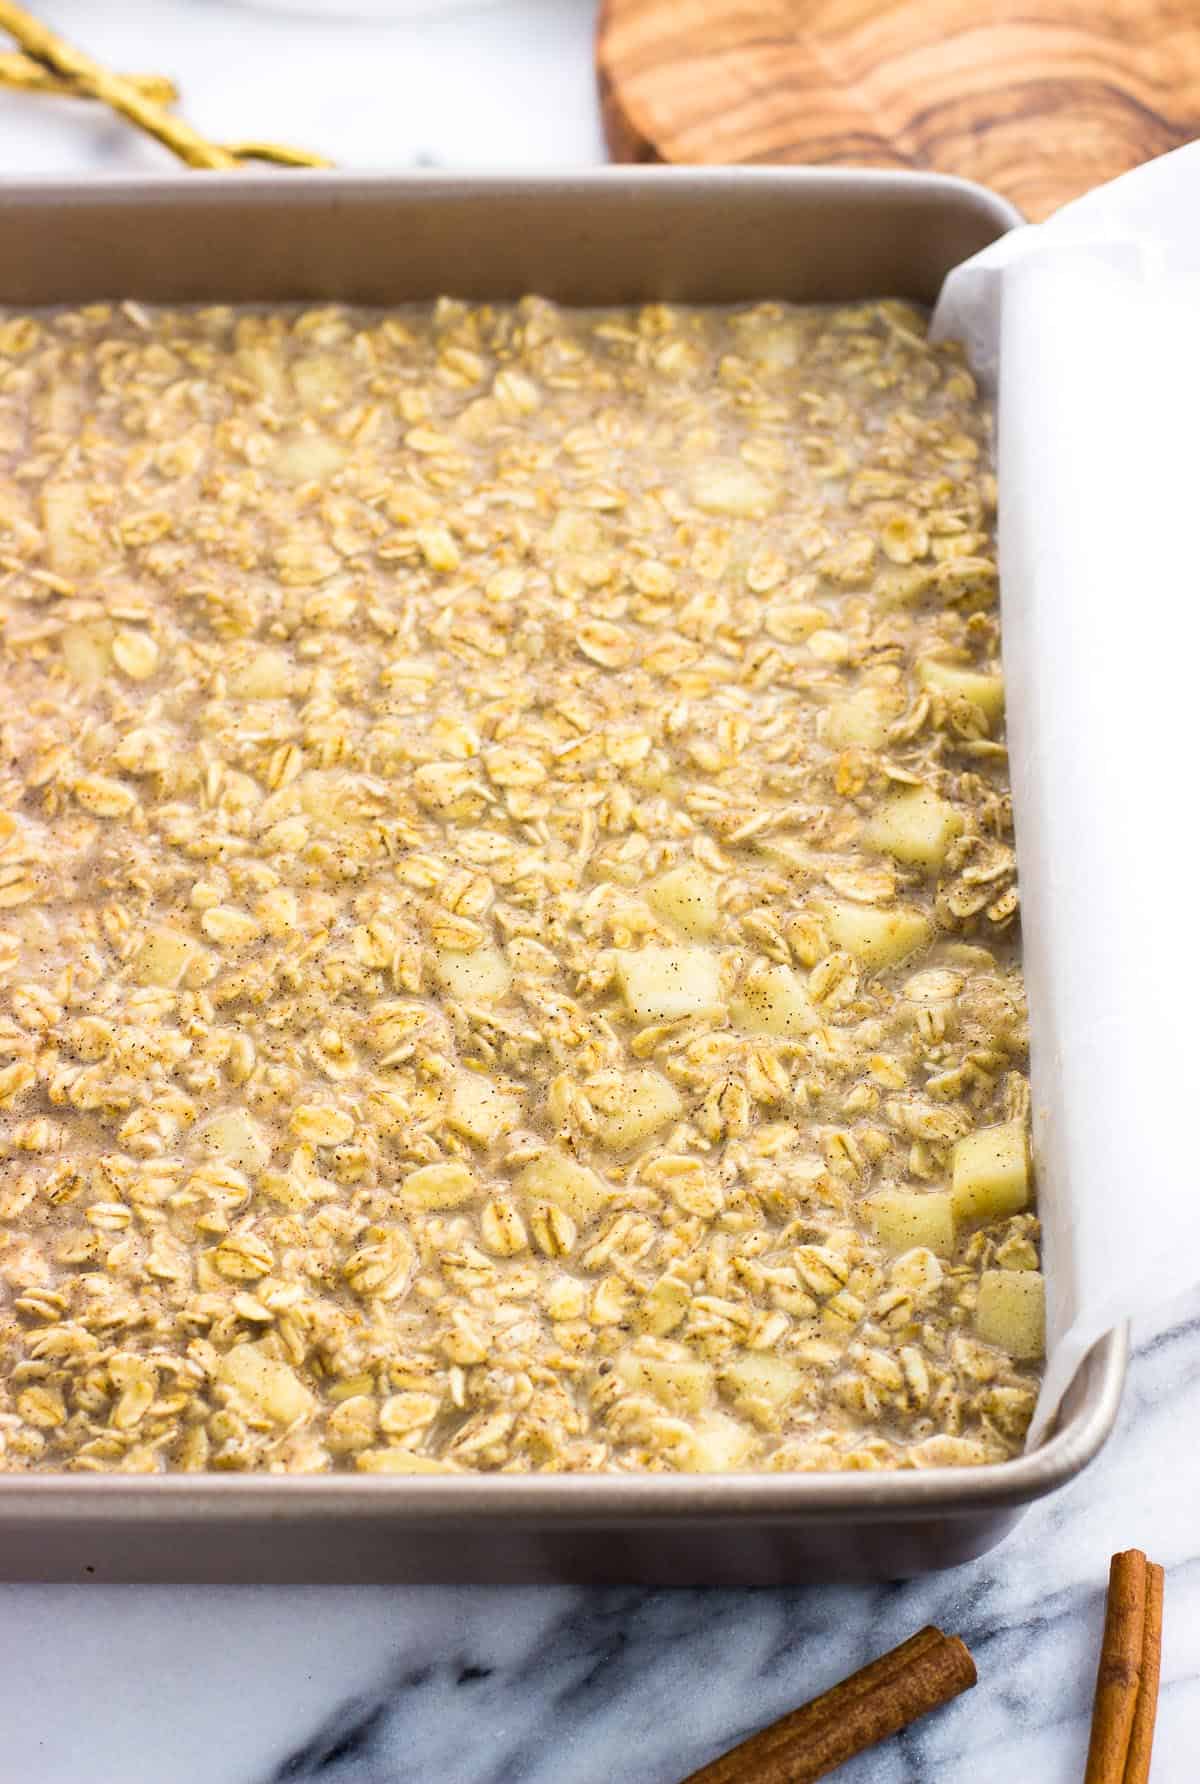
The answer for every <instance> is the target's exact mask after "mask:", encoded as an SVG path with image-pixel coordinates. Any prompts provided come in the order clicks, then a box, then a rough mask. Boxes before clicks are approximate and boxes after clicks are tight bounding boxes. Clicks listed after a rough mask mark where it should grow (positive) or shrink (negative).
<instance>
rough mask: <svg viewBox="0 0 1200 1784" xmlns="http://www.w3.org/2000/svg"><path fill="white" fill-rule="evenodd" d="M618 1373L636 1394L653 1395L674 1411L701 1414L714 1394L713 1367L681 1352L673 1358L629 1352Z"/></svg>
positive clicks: (624, 1357)
mask: <svg viewBox="0 0 1200 1784" xmlns="http://www.w3.org/2000/svg"><path fill="white" fill-rule="evenodd" d="M617 1374H618V1375H619V1376H620V1377H621V1380H622V1381H623V1382H624V1383H625V1385H626V1387H628V1388H631V1389H632V1390H633V1392H634V1393H649V1394H653V1395H654V1397H655V1399H656V1400H661V1401H662V1403H663V1405H664V1406H669V1407H670V1409H671V1411H672V1412H699V1411H700V1408H701V1407H702V1406H703V1405H704V1404H705V1402H706V1401H707V1400H708V1398H709V1396H710V1395H711V1393H712V1386H713V1367H712V1364H711V1363H702V1362H700V1361H699V1360H698V1358H696V1357H693V1356H689V1355H687V1353H686V1352H684V1351H682V1350H681V1351H680V1354H679V1355H678V1356H673V1357H642V1356H638V1355H636V1354H635V1353H634V1352H633V1351H626V1352H625V1354H624V1356H622V1357H618V1359H617Z"/></svg>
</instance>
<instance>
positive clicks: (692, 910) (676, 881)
mask: <svg viewBox="0 0 1200 1784" xmlns="http://www.w3.org/2000/svg"><path fill="white" fill-rule="evenodd" d="M646 896H647V898H648V899H649V900H650V903H651V904H652V905H653V907H654V909H655V910H656V911H657V912H658V914H659V916H660V917H665V918H666V920H667V922H668V923H673V924H674V925H675V927H676V929H679V930H682V932H683V934H684V935H691V936H699V937H703V936H707V935H712V934H713V933H714V931H715V930H716V928H717V925H718V924H719V923H720V921H721V909H720V906H719V905H718V903H717V888H716V886H715V885H714V884H713V882H712V879H711V878H710V877H709V875H708V874H706V873H705V871H704V869H703V868H702V867H699V866H697V865H696V863H695V862H694V861H686V862H684V864H683V866H682V867H673V868H671V870H670V872H669V873H664V874H662V875H660V877H659V878H658V879H656V880H654V881H653V882H652V883H651V886H650V890H649V891H648V892H647V894H646Z"/></svg>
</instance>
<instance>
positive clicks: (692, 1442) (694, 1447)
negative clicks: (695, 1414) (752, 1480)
mask: <svg viewBox="0 0 1200 1784" xmlns="http://www.w3.org/2000/svg"><path fill="white" fill-rule="evenodd" d="M753 1448H754V1433H753V1432H752V1431H751V1430H750V1429H749V1427H748V1426H746V1425H743V1424H740V1423H739V1422H738V1420H737V1419H733V1418H730V1416H729V1414H728V1413H726V1412H705V1413H702V1414H701V1415H700V1417H699V1418H698V1419H696V1420H695V1421H694V1423H693V1425H692V1429H691V1432H690V1434H689V1437H688V1440H687V1442H686V1443H685V1444H683V1445H681V1446H680V1449H679V1451H678V1459H677V1462H676V1466H677V1467H680V1468H686V1469H688V1470H689V1471H694V1472H695V1473H697V1474H724V1473H726V1472H728V1470H729V1469H731V1468H740V1467H741V1465H742V1463H743V1462H744V1461H745V1460H746V1458H747V1456H748V1455H749V1454H750V1451H751V1450H752V1449H753Z"/></svg>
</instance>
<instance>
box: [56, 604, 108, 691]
mask: <svg viewBox="0 0 1200 1784" xmlns="http://www.w3.org/2000/svg"><path fill="white" fill-rule="evenodd" d="M112 635H113V634H112V627H111V626H110V625H109V624H108V622H107V621H106V620H96V621H94V622H93V623H92V624H91V625H86V626H85V625H79V626H68V627H67V628H66V630H65V631H64V632H63V635H62V653H63V662H64V663H65V664H66V669H67V674H68V675H69V676H70V677H71V680H72V681H77V682H79V683H80V684H81V685H82V686H83V687H88V688H92V687H95V686H96V684H97V683H98V682H101V681H103V680H104V677H105V676H106V675H107V674H108V671H109V666H110V664H111V662H112Z"/></svg>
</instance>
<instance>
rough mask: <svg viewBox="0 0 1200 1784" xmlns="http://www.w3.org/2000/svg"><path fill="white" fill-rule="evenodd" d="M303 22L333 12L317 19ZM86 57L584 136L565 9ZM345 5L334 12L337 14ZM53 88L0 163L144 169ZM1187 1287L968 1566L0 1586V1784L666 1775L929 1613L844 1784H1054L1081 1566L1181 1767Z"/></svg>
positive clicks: (540, 160) (206, 9)
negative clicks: (931, 1673)
mask: <svg viewBox="0 0 1200 1784" xmlns="http://www.w3.org/2000/svg"><path fill="white" fill-rule="evenodd" d="M327 5H328V0H327ZM38 10H39V12H40V13H41V14H42V15H43V16H44V17H46V18H47V19H49V20H50V21H51V22H53V23H55V24H57V25H58V26H60V27H61V29H63V30H64V31H65V32H67V33H69V34H71V35H72V36H73V37H74V38H75V39H76V40H77V41H78V42H79V43H81V44H83V45H86V46H87V47H89V48H91V49H93V50H94V51H95V52H96V53H97V54H98V55H99V56H101V57H102V58H103V59H105V60H106V61H107V62H108V63H109V64H110V65H111V66H120V67H125V68H131V69H144V68H154V69H161V70H163V71H165V72H169V73H171V74H173V75H174V76H175V77H176V78H177V79H178V80H179V81H180V83H181V84H182V86H183V88H184V91H185V95H186V113H187V115H188V117H189V118H191V119H192V120H193V121H194V122H195V123H196V124H197V125H198V126H200V127H201V128H202V129H204V130H205V131H207V132H209V133H210V134H212V135H213V136H215V137H218V138H220V137H225V138H230V139H233V138H237V137H244V136H246V135H249V134H254V135H257V136H269V137H277V138H278V139H280V140H282V141H292V142H295V143H297V144H303V145H305V146H307V147H312V148H315V149H320V150H323V151H324V152H326V153H328V154H330V155H331V156H332V157H333V158H334V159H336V160H337V161H338V162H339V163H340V164H342V165H344V166H357V167H388V166H390V167H399V166H409V165H414V164H422V165H440V166H449V167H455V166H497V165H505V166H513V167H515V166H546V167H561V166H572V165H582V164H586V163H590V162H595V161H598V160H599V159H601V157H602V144H601V139H600V131H599V125H598V120H597V117H596V108H595V99H594V91H593V80H592V66H591V13H592V6H591V4H590V0H502V3H498V4H495V5H493V6H491V7H489V8H485V9H482V10H478V11H470V10H468V11H461V12H453V13H450V14H442V15H439V16H437V17H436V18H429V19H424V20H421V19H412V18H410V19H408V20H405V21H403V22H398V23H395V24H391V25H388V24H384V23H381V22H379V21H378V20H376V21H374V22H354V21H351V20H349V19H348V18H345V17H343V18H342V19H340V20H337V21H330V20H328V19H325V20H318V19H312V18H305V17H298V16H297V17H292V16H285V15H283V14H282V13H280V12H275V11H266V10H256V9H251V8H248V7H246V8H243V7H238V6H232V5H222V4H218V3H217V0H40V4H39V6H38ZM343 10H344V12H346V13H348V12H350V11H352V10H353V9H352V7H351V6H349V5H347V6H346V7H345V8H344V9H343ZM169 165H170V163H169V162H168V161H167V159H166V158H165V156H164V155H163V154H162V153H161V151H159V150H158V149H157V147H155V146H154V145H152V144H147V143H145V142H142V141H141V140H140V139H138V138H137V137H135V136H134V135H133V134H132V133H131V132H130V131H128V130H126V129H125V128H124V127H123V126H121V125H119V124H117V123H115V122H112V121H110V120H108V119H106V118H104V117H103V116H100V115H98V114H97V113H95V112H93V111H92V110H91V109H90V108H87V107H84V106H79V105H76V104H73V103H72V102H69V101H46V100H44V99H38V100H34V99H28V98H19V97H14V96H12V95H7V94H3V95H0V166H3V167H4V169H5V170H6V171H8V172H18V171H56V172H78V173H80V174H81V175H83V176H86V175H87V174H88V173H92V172H112V171H128V172H137V171H142V170H144V171H151V170H153V169H155V168H163V167H165V166H169ZM1198 1384H1200V1296H1198V1297H1196V1298H1195V1300H1194V1301H1192V1302H1191V1303H1189V1304H1186V1305H1184V1306H1182V1307H1179V1308H1176V1309H1175V1310H1174V1311H1173V1313H1172V1314H1171V1315H1170V1316H1169V1317H1167V1318H1164V1319H1163V1320H1161V1321H1160V1322H1158V1323H1155V1324H1151V1325H1147V1326H1146V1327H1145V1328H1144V1329H1142V1330H1141V1331H1140V1332H1139V1333H1138V1347H1137V1354H1136V1357H1135V1361H1134V1364H1133V1369H1132V1373H1131V1376H1130V1381H1129V1387H1128V1390H1127V1394H1126V1398H1125V1404H1124V1408H1123V1411H1122V1415H1121V1419H1120V1423H1119V1426H1118V1429H1117V1432H1116V1434H1115V1436H1114V1437H1113V1439H1112V1440H1111V1442H1110V1444H1109V1445H1108V1447H1107V1449H1106V1450H1105V1452H1104V1453H1103V1455H1102V1456H1101V1458H1100V1460H1099V1461H1098V1462H1097V1463H1096V1464H1095V1465H1094V1466H1093V1467H1092V1468H1091V1469H1090V1470H1088V1472H1087V1473H1086V1474H1085V1475H1084V1476H1083V1477H1082V1478H1081V1479H1080V1480H1079V1481H1078V1482H1076V1483H1075V1484H1074V1485H1073V1486H1072V1487H1071V1488H1069V1489H1068V1490H1067V1491H1066V1492H1064V1493H1062V1494H1061V1495H1059V1496H1057V1497H1056V1498H1054V1499H1052V1500H1050V1501H1049V1502H1045V1503H1042V1504H1040V1505H1038V1506H1036V1507H1035V1508H1034V1509H1033V1510H1031V1511H1030V1513H1029V1514H1028V1515H1027V1516H1026V1518H1025V1519H1024V1520H1023V1522H1022V1523H1021V1524H1020V1525H1019V1526H1018V1528H1017V1530H1016V1531H1015V1533H1014V1534H1013V1535H1012V1536H1010V1537H1009V1539H1008V1540H1007V1542H1006V1543H1005V1544H1004V1545H1003V1546H1002V1547H1001V1548H999V1549H997V1550H996V1551H994V1552H993V1553H992V1554H991V1555H989V1556H986V1557H984V1558H983V1559H982V1560H981V1561H978V1562H976V1563H974V1564H973V1565H971V1566H969V1567H965V1568H960V1569H957V1570H956V1571H954V1572H952V1573H949V1574H945V1575H941V1576H938V1577H935V1578H931V1579H927V1580H923V1581H914V1582H910V1583H908V1584H896V1585H882V1586H874V1587H863V1586H858V1587H817V1588H807V1589H797V1590H787V1591H784V1590H780V1591H768V1592H730V1591H722V1592H707V1593H700V1592H651V1591H641V1590H637V1589H632V1588H630V1589H623V1590H615V1589H610V1590H579V1589H574V1588H568V1587H560V1588H530V1589H523V1590H512V1589H503V1590H501V1589H497V1588H489V1589H482V1588H481V1589H449V1588H420V1589H415V1588H414V1589H408V1590H406V1589H400V1588H384V1587H379V1588H363V1587H356V1588H345V1589H341V1588H330V1587H298V1588H294V1589H293V1588H287V1589H285V1588H260V1587H237V1588H228V1589H226V1588H217V1587H212V1588H192V1587H189V1588H177V1587H163V1588H144V1587H80V1586H61V1587H59V1586H45V1587H34V1586H19V1587H18V1586H6V1587H0V1660H2V1662H3V1664H2V1665H0V1727H2V1728H3V1730H4V1733H3V1737H2V1740H0V1779H2V1780H4V1781H7V1780H10V1779H11V1780H13V1781H14V1784H15V1781H17V1780H20V1781H21V1784H140V1781H141V1780H146V1784H271V1781H272V1780H278V1781H279V1784H283V1781H284V1780H304V1779H319V1780H321V1784H401V1781H404V1784H601V1781H603V1784H675V1780H677V1779H679V1778H680V1777H682V1776H683V1775H684V1774H686V1773H687V1772H688V1771H690V1770H692V1769H693V1768H694V1767H695V1766H697V1765H699V1764H701V1763H703V1762H704V1761H705V1760H706V1759H708V1758H709V1757H711V1756H712V1755H714V1754H715V1753H717V1752H719V1751H721V1750H722V1749H724V1748H725V1747H727V1746H729V1745H731V1744H733V1742H735V1741H736V1740H738V1739H739V1738H741V1737H743V1736H744V1735H745V1734H746V1733H748V1732H749V1731H750V1730H751V1729H752V1728H754V1727H755V1726H757V1725H758V1724H761V1723H763V1722H765V1721H768V1720H770V1719H771V1718H772V1717H774V1716H777V1715H779V1714H782V1713H783V1711H785V1710H787V1709H789V1708H791V1707H792V1706H793V1705H795V1704H796V1703H798V1702H800V1701H802V1700H804V1699H806V1698H808V1697H810V1696H811V1695H813V1694H814V1693H815V1692H816V1691H818V1690H821V1689H822V1688H824V1687H825V1686H826V1685H828V1684H830V1683H832V1682H833V1681H834V1680H835V1679H837V1678H839V1677H841V1676H843V1675H844V1674H845V1673H847V1672H849V1671H851V1670H853V1669H854V1668H855V1667H856V1666H858V1665H861V1664H862V1663H863V1661H864V1660H866V1659H867V1658H869V1657H870V1656H871V1655H873V1654H875V1653H878V1652H880V1651H881V1650H883V1649H884V1648H886V1647H889V1646H890V1645H892V1644H893V1643H894V1642H896V1641H899V1640H900V1639H902V1638H903V1637H904V1636H905V1635H907V1634H910V1633H911V1632H912V1631H913V1630H915V1629H917V1628H919V1627H920V1626H921V1624H923V1623H926V1622H931V1621H932V1622H937V1623H940V1624H941V1625H942V1626H943V1627H945V1628H948V1629H951V1630H958V1631H961V1633H962V1634H963V1635H964V1636H965V1637H966V1638H967V1640H968V1642H969V1644H970V1646H971V1648H972V1650H973V1651H974V1653H975V1654H976V1656H977V1659H978V1662H979V1668H980V1674H981V1683H980V1685H979V1687H978V1688H977V1689H976V1690H975V1691H974V1692H973V1693H971V1694H970V1695H969V1696H968V1697H966V1698H964V1699H961V1700H960V1701H959V1702H958V1703H956V1704H954V1705H953V1706H951V1707H950V1709H948V1710H947V1711H945V1712H943V1713H942V1714H940V1715H939V1716H937V1717H935V1718H932V1719H930V1720H929V1721H928V1722H926V1723H925V1724H923V1725H921V1726H920V1727H918V1728H916V1729H914V1730H912V1731H910V1732H909V1733H908V1734H907V1735H905V1736H903V1737H901V1738H900V1739H898V1740H896V1741H893V1742H891V1743H889V1744H888V1745H887V1746H886V1747H885V1748H882V1749H880V1750H879V1751H878V1752H877V1753H876V1754H874V1755H872V1756H867V1757H864V1758H863V1759H861V1760H859V1761H857V1762H856V1763H855V1764H853V1765H850V1766H848V1767H846V1768H845V1769H844V1771H842V1772H841V1773H839V1774H838V1776H839V1778H844V1779H845V1780H846V1784H1001V1781H1002V1780H1011V1779H1017V1778H1021V1779H1028V1780H1029V1781H1030V1784H1076V1781H1077V1780H1079V1779H1080V1778H1081V1776H1082V1771H1083V1755H1084V1752H1085V1749H1086V1742H1087V1716H1088V1710H1089V1705H1090V1695H1091V1686H1092V1677H1093V1672H1094V1667H1095V1657H1096V1651H1097V1646H1098V1642H1099V1635H1100V1627H1101V1621H1102V1613H1103V1585H1104V1577H1105V1572H1106V1568H1107V1560H1108V1556H1109V1554H1110V1553H1111V1552H1112V1551H1113V1550H1114V1549H1117V1548H1126V1547H1130V1546H1133V1545H1140V1546H1142V1547H1145V1548H1147V1549H1149V1550H1150V1551H1151V1553H1152V1554H1153V1555H1154V1556H1155V1557H1156V1558H1157V1559H1159V1560H1161V1561H1162V1562H1164V1563H1165V1564H1166V1566H1167V1568H1168V1587H1167V1641H1166V1651H1165V1660H1164V1693H1163V1699H1162V1705H1161V1710H1160V1722H1159V1727H1160V1734H1159V1741H1158V1746H1157V1750H1156V1760H1155V1770H1154V1779H1155V1784H1194V1781H1195V1779H1196V1777H1197V1775H1198V1773H1200V1767H1198V1763H1197V1760H1196V1758H1195V1752H1196V1749H1197V1747H1200V1560H1198V1557H1200V1442H1198V1438H1200V1385H1198Z"/></svg>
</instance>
